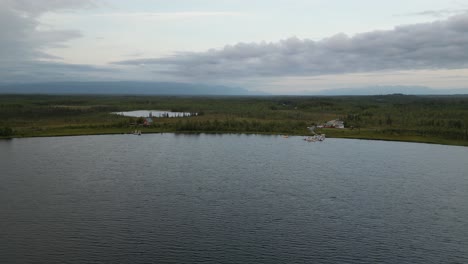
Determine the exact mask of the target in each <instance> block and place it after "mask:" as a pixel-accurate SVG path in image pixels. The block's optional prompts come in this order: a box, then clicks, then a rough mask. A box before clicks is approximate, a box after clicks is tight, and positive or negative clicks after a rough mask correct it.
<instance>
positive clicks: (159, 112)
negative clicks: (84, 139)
mask: <svg viewBox="0 0 468 264" xmlns="http://www.w3.org/2000/svg"><path fill="white" fill-rule="evenodd" d="M113 114H117V115H123V116H131V117H148V116H149V115H150V114H151V115H152V116H153V117H188V116H196V115H198V113H188V112H172V111H162V110H137V111H128V112H113Z"/></svg>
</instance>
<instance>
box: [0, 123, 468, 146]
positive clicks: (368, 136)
mask: <svg viewBox="0 0 468 264" xmlns="http://www.w3.org/2000/svg"><path fill="white" fill-rule="evenodd" d="M141 131H142V134H143V135H145V134H165V133H170V134H188V135H189V134H221V135H224V134H239V135H269V136H279V135H284V133H279V132H268V133H266V132H248V131H245V132H237V131H169V130H166V131H161V130H158V129H151V128H146V129H145V128H143V129H141ZM330 131H331V130H330V129H327V130H326V131H321V132H328V134H326V135H327V138H341V139H359V140H375V141H392V142H409V143H423V144H437V145H449V146H462V147H468V142H466V141H456V140H447V139H440V138H428V137H418V136H399V137H397V136H393V137H392V136H388V135H386V136H378V135H372V134H357V133H355V134H346V133H342V132H345V131H346V130H343V131H336V133H330ZM346 132H349V130H348V131H346ZM95 135H132V132H131V130H129V129H105V130H93V129H87V130H74V129H68V130H60V131H53V132H47V133H37V134H29V135H16V136H12V137H0V140H8V139H15V138H16V139H20V138H37V137H70V136H95ZM288 135H289V136H299V137H307V136H310V135H311V134H300V133H297V134H295V133H293V134H288Z"/></svg>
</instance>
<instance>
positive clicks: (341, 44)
mask: <svg viewBox="0 0 468 264" xmlns="http://www.w3.org/2000/svg"><path fill="white" fill-rule="evenodd" d="M66 80H70V81H74V80H81V81H85V80H93V81H94V80H140V81H177V82H193V83H207V84H225V85H236V86H243V87H245V88H247V89H251V90H261V91H266V92H271V93H283V94H284V93H297V92H299V91H317V90H324V89H331V88H346V87H349V88H353V87H368V86H376V85H419V86H429V87H434V88H441V89H443V88H466V87H467V86H468V85H467V84H468V1H467V0H411V1H409V0H393V1H388V0H353V1H344V0H171V1H167V0H112V1H111V0H34V1H32V0H0V81H2V82H31V81H33V82H35V81H66Z"/></svg>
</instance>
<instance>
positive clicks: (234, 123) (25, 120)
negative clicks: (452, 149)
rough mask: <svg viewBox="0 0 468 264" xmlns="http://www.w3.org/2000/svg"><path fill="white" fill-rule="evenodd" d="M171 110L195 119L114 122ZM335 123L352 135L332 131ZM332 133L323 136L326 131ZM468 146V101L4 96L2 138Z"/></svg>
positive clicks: (0, 113)
mask: <svg viewBox="0 0 468 264" xmlns="http://www.w3.org/2000/svg"><path fill="white" fill-rule="evenodd" d="M155 109H156V110H157V109H165V110H166V109H170V110H172V111H175V112H188V113H198V115H196V116H191V117H188V116H187V117H176V118H169V117H162V118H160V117H153V119H152V120H153V122H152V123H151V124H148V123H146V124H145V119H144V118H137V117H125V116H121V115H116V114H112V112H123V111H132V110H155ZM330 120H340V121H343V124H344V127H345V128H332V127H326V124H327V122H329V121H330ZM323 125H325V127H323V128H322V126H323ZM311 126H316V127H317V128H316V129H315V130H314V131H315V132H316V133H320V134H322V133H323V134H326V135H327V137H337V138H358V139H374V140H394V141H408V142H425V143H436V144H447V145H461V146H468V97H467V96H405V95H399V94H396V95H384V96H348V97H344V96H341V97H278V96H277V97H181V96H177V97H176V96H172V97H171V96H96V95H92V96H91V95H90V96H83V95H79V96H78V95H77V96H59V95H0V138H12V137H39V136H71V135H96V134H122V133H132V131H134V130H139V131H142V133H169V132H170V133H255V134H288V135H301V136H308V135H311V133H313V132H311V130H310V127H311Z"/></svg>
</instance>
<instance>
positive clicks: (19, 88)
mask: <svg viewBox="0 0 468 264" xmlns="http://www.w3.org/2000/svg"><path fill="white" fill-rule="evenodd" d="M0 94H64V95H72V94H77V95H84V94H102V95H218V96H236V95H238V96H245V95H252V96H255V95H270V94H268V93H265V92H253V91H249V90H247V89H244V88H238V87H230V86H223V85H206V84H188V83H176V82H131V81H122V82H49V83H22V84H19V83H11V84H7V83H3V84H2V83H0ZM286 94H287V93H286ZM387 94H406V95H453V94H460V95H461V94H468V89H434V88H429V87H424V86H372V87H363V88H342V89H330V90H322V91H315V92H311V91H303V92H299V93H294V94H292V95H308V96H313V95H317V96H338V95H387Z"/></svg>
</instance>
